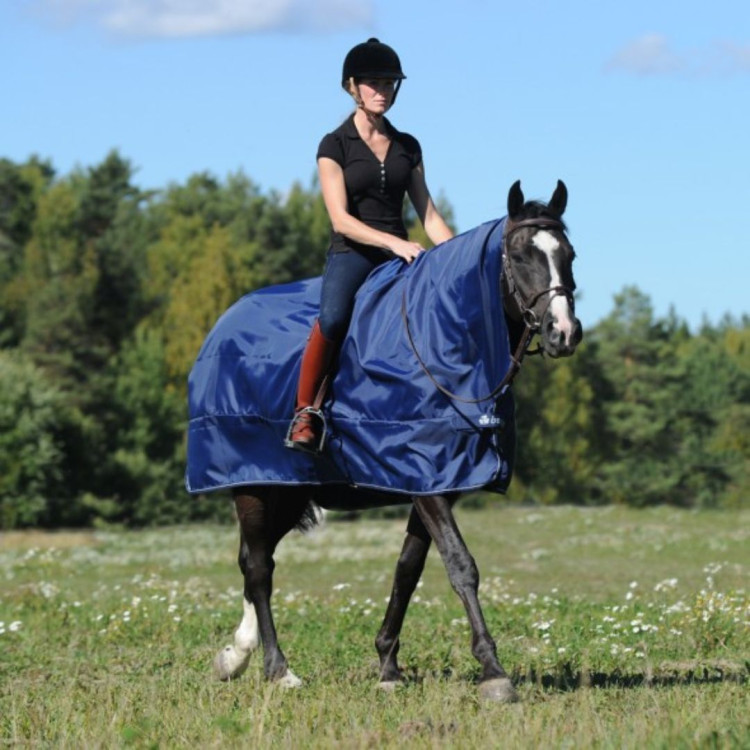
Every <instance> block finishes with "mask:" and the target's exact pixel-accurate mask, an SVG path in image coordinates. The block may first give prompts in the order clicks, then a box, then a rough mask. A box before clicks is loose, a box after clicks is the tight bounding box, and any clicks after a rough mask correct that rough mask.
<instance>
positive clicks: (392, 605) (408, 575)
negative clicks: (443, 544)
mask: <svg viewBox="0 0 750 750" xmlns="http://www.w3.org/2000/svg"><path fill="white" fill-rule="evenodd" d="M430 541H431V539H430V535H429V533H428V532H427V529H425V527H424V524H423V523H422V521H421V519H420V518H419V515H418V514H417V512H416V511H415V510H414V509H413V508H412V511H411V515H410V516H409V524H408V526H407V528H406V539H405V540H404V546H403V547H402V549H401V555H400V556H399V558H398V563H397V564H396V573H395V575H394V577H393V588H392V590H391V597H390V599H389V600H388V607H387V609H386V612H385V618H384V619H383V624H382V626H381V627H380V632H379V633H378V635H377V638H376V639H375V648H376V649H377V651H378V656H379V657H380V686H381V687H383V688H386V689H390V688H392V687H393V686H394V685H395V684H396V683H397V682H399V681H400V680H401V678H402V674H401V670H400V669H399V666H398V661H397V656H398V650H399V645H400V641H399V634H400V633H401V626H402V625H403V623H404V617H405V615H406V609H407V607H408V606H409V601H410V599H411V596H412V594H413V593H414V589H415V588H416V587H417V583H419V578H420V576H421V575H422V571H423V570H424V563H425V560H426V559H427V552H428V551H429V549H430Z"/></svg>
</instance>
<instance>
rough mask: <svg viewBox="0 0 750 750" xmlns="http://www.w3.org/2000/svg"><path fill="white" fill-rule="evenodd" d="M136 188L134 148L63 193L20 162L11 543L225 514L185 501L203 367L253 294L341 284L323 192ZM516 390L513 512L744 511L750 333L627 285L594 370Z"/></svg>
mask: <svg viewBox="0 0 750 750" xmlns="http://www.w3.org/2000/svg"><path fill="white" fill-rule="evenodd" d="M133 177H134V170H133V167H132V165H131V163H130V162H129V161H128V160H127V159H125V158H123V157H122V156H121V155H120V154H119V153H118V152H116V151H113V152H111V153H110V154H109V155H108V156H107V157H106V158H105V159H104V160H103V161H102V162H101V163H100V164H97V165H95V166H93V167H88V168H78V169H75V170H73V171H72V172H71V173H70V174H67V175H62V176H59V175H57V174H56V173H55V169H54V167H53V165H52V164H51V163H50V162H49V161H46V160H42V159H39V158H38V157H32V158H30V159H28V160H27V161H26V162H23V163H15V162H12V161H10V160H8V159H0V527H2V528H6V529H7V528H17V527H25V526H45V527H59V526H87V525H92V524H97V523H122V524H127V525H144V524H157V523H168V522H175V521H185V520H193V519H203V518H210V517H221V516H225V515H226V505H225V504H224V503H222V502H218V501H217V498H216V497H214V496H208V497H189V496H188V495H187V494H186V492H185V490H184V487H183V474H184V464H185V428H186V419H187V415H186V382H187V374H188V371H189V369H190V367H191V365H192V362H193V360H194V358H195V356H196V354H197V352H198V349H199V347H200V345H201V342H202V341H203V338H204V336H205V334H206V333H207V332H208V330H209V329H210V328H211V326H212V325H213V323H214V322H215V320H216V319H217V318H218V316H219V315H220V314H221V313H222V312H223V311H224V310H225V309H226V308H227V307H228V306H229V305H230V304H231V303H232V302H234V301H235V300H236V299H238V298H239V297H240V296H241V295H243V294H245V293H246V292H248V291H250V290H253V289H257V288H260V287H263V286H268V285H271V284H278V283H284V282H288V281H290V280H293V279H299V278H305V277H309V276H316V275H318V274H319V273H320V272H321V269H322V267H323V263H324V259H325V253H326V250H327V247H328V239H329V223H328V217H327V214H326V211H325V206H324V204H323V201H322V198H321V196H320V193H319V190H318V189H317V186H316V185H315V184H313V185H311V186H310V187H309V188H304V187H303V186H301V185H299V184H295V185H294V186H292V188H291V189H290V190H289V191H288V193H286V194H285V195H282V194H280V193H278V192H276V191H270V192H263V191H261V190H260V188H259V187H258V186H257V185H256V184H254V183H253V181H252V180H251V179H250V178H248V177H247V176H246V175H244V174H243V173H241V172H238V173H235V174H230V175H229V176H227V177H226V178H225V179H223V180H220V179H217V178H216V177H214V176H212V175H210V174H208V173H199V174H195V175H193V176H191V177H190V178H189V179H188V180H187V181H186V182H185V183H184V184H170V185H169V186H167V187H166V188H164V189H162V190H143V189H141V188H139V187H137V186H136V185H135V184H134V182H133ZM441 210H442V211H443V213H444V215H447V216H448V218H449V220H450V217H451V214H452V212H451V210H450V206H449V205H448V204H447V202H446V201H444V200H443V201H442V205H441ZM408 219H409V225H410V228H411V231H412V234H413V236H414V237H415V238H418V239H420V240H421V241H426V238H425V237H424V235H423V234H421V228H420V227H419V226H418V222H416V220H415V217H414V216H413V214H408ZM582 262H585V258H584V259H583V260H582ZM514 389H515V391H516V398H517V403H518V433H519V450H518V459H517V466H516V475H515V479H514V482H513V485H512V487H511V493H510V499H511V500H515V501H533V502H541V503H560V502H573V503H582V504H605V503H627V504H631V505H652V504H655V503H673V504H676V505H680V506H690V507H692V506H701V507H707V506H708V507H719V506H727V505H732V506H737V505H740V504H743V502H744V500H745V497H746V495H747V490H748V484H749V482H748V479H749V478H748V465H749V463H750V462H748V458H749V456H750V439H749V437H748V436H750V325H749V319H748V317H747V316H743V317H742V319H739V320H735V319H731V318H726V319H725V320H723V321H721V322H720V323H719V324H716V325H710V324H708V323H706V324H705V325H704V326H703V327H702V328H701V330H700V331H699V332H697V333H692V332H691V331H690V330H689V328H688V326H687V325H686V323H685V322H684V321H682V320H680V319H679V318H678V317H677V315H676V314H675V313H671V314H670V315H668V316H667V317H665V318H656V317H655V316H654V312H653V308H652V306H651V303H650V300H649V299H648V297H647V296H646V295H644V294H643V293H642V292H640V291H639V290H638V289H637V288H625V289H623V290H622V292H621V293H620V294H618V295H617V296H616V298H615V300H614V307H613V310H612V312H611V313H610V314H609V315H608V316H607V317H606V318H605V319H604V320H602V321H601V322H600V323H598V324H597V325H596V326H595V327H594V328H593V329H592V330H588V331H586V335H585V340H584V344H582V345H581V347H579V351H578V353H577V354H576V355H575V357H573V358H571V359H569V360H564V361H558V362H549V361H546V360H542V361H539V362H535V361H532V360H530V359H529V360H527V361H526V363H525V364H524V369H523V373H522V375H521V377H519V378H518V380H517V381H516V385H515V386H514ZM474 501H475V502H483V501H484V500H483V499H482V496H481V495H480V496H476V497H475V498H474Z"/></svg>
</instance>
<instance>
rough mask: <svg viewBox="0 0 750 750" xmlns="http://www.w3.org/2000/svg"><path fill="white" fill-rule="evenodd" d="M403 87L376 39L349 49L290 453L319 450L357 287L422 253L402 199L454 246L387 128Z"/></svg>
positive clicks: (412, 148)
mask: <svg viewBox="0 0 750 750" xmlns="http://www.w3.org/2000/svg"><path fill="white" fill-rule="evenodd" d="M404 78H406V76H405V75H404V74H403V72H402V71H401V62H400V60H399V58H398V55H397V54H396V52H395V51H394V50H393V49H392V48H391V47H389V46H388V45H387V44H383V43H381V42H379V41H378V40H377V39H374V38H373V39H369V40H368V41H367V42H364V43H362V44H358V45H357V46H356V47H353V48H352V49H351V50H350V51H349V53H348V54H347V56H346V58H345V60H344V68H343V75H342V86H343V88H344V89H345V90H346V91H347V92H348V93H349V94H351V96H352V97H353V99H354V101H355V102H356V105H357V107H356V110H355V112H354V114H352V115H351V116H350V117H349V118H348V119H347V120H346V121H345V122H344V123H343V124H342V125H341V126H340V127H338V128H337V129H336V130H334V131H333V132H332V133H329V134H328V135H326V136H325V137H324V138H323V140H322V141H321V142H320V146H319V147H318V154H317V161H318V174H319V177H320V187H321V191H322V193H323V200H324V202H325V205H326V209H327V211H328V216H329V218H330V220H331V227H332V230H331V248H330V250H329V252H328V259H327V262H326V268H325V271H324V273H323V284H322V289H321V300H320V314H319V317H318V319H317V320H316V321H315V323H314V324H313V328H312V332H311V333H310V337H309V339H308V341H307V346H306V348H305V351H304V353H303V355H302V364H301V369H300V379H299V386H298V390H297V400H296V406H295V414H294V419H293V420H292V424H291V426H290V428H289V433H288V436H287V440H286V444H287V445H288V446H289V447H291V448H296V449H299V450H304V451H308V452H314V453H315V452H318V451H319V450H320V449H321V445H320V441H321V438H320V428H321V425H322V414H321V413H320V411H319V410H318V407H319V404H320V401H321V400H322V398H321V396H319V392H320V391H321V387H322V386H323V383H324V380H326V375H327V374H328V372H329V370H330V368H331V366H332V363H333V360H334V358H335V356H336V353H337V351H338V348H339V346H340V344H341V341H342V340H343V338H344V335H345V334H346V330H347V328H348V326H349V319H350V317H351V313H352V308H353V307H354V296H355V294H356V292H357V290H358V289H359V287H360V286H361V285H362V283H363V282H364V280H365V279H366V278H367V276H368V275H369V273H370V272H371V271H372V270H373V268H375V267H376V266H378V265H380V264H381V263H384V262H385V261H386V260H389V259H391V258H394V257H397V258H401V259H402V260H404V261H405V262H406V263H411V262H412V261H413V260H414V258H416V257H417V255H419V253H421V252H422V251H423V250H424V248H423V247H422V246H421V245H420V244H419V243H417V242H410V241H409V239H408V235H407V232H406V227H405V225H404V219H403V200H404V195H405V194H407V193H408V195H409V198H410V200H411V202H412V205H413V206H414V209H415V211H416V213H417V216H418V217H419V219H420V221H421V222H422V225H423V226H424V229H425V232H426V233H427V236H428V237H429V238H430V240H431V241H432V242H433V243H434V244H438V243H440V242H444V241H445V240H448V239H450V238H451V237H452V236H453V233H452V232H451V230H450V229H449V228H448V225H447V224H446V223H445V221H444V220H443V217H442V216H441V215H440V213H439V212H438V210H437V208H436V207H435V204H434V203H433V201H432V198H431V197H430V192H429V190H428V189H427V184H426V182H425V174H424V165H423V162H422V152H421V149H420V146H419V142H418V141H417V140H416V138H414V137H412V136H411V135H408V134H406V133H401V132H399V131H398V130H396V129H395V128H394V127H393V125H391V123H390V122H389V121H388V120H387V119H386V118H385V113H386V112H387V111H388V110H389V109H390V108H391V106H392V105H393V103H394V101H395V100H396V95H397V94H398V90H399V87H400V85H401V81H402V80H403V79H404ZM321 395H322V394H321ZM316 397H318V399H317V402H316Z"/></svg>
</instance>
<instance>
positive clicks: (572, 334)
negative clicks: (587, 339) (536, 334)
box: [540, 312, 583, 359]
mask: <svg viewBox="0 0 750 750" xmlns="http://www.w3.org/2000/svg"><path fill="white" fill-rule="evenodd" d="M540 334H541V340H542V349H543V350H544V353H545V354H546V355H548V356H549V357H552V358H553V359H557V358H558V357H570V356H571V355H572V354H573V353H574V352H575V350H576V347H577V346H578V344H580V343H581V339H582V338H583V327H582V326H581V321H580V320H578V318H576V317H575V316H573V315H571V316H566V317H565V318H564V319H563V320H560V319H558V317H557V316H555V315H554V314H552V313H551V312H548V313H547V315H545V316H544V321H543V322H542V328H541V331H540Z"/></svg>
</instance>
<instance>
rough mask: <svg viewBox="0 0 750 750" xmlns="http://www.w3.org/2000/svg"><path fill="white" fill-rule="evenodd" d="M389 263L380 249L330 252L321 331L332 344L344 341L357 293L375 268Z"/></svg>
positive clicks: (321, 298)
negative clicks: (386, 262)
mask: <svg viewBox="0 0 750 750" xmlns="http://www.w3.org/2000/svg"><path fill="white" fill-rule="evenodd" d="M387 260H389V256H388V255H387V254H386V253H385V252H384V251H381V250H378V249H377V248H372V250H371V251H370V250H369V249H368V250H366V251H358V250H349V251H348V252H343V253H334V252H331V251H329V252H328V260H327V261H326V267H325V270H324V271H323V286H322V289H321V292H320V315H319V317H318V323H319V325H320V332H321V333H322V334H323V335H324V336H325V337H326V338H327V339H329V340H330V341H336V342H341V341H342V340H343V338H344V336H345V335H346V330H347V328H348V327H349V320H350V319H351V316H352V310H353V309H354V297H355V295H356V294H357V290H358V289H359V288H360V287H361V286H362V284H363V282H364V280H365V279H366V278H367V277H368V275H369V274H370V271H372V270H373V268H377V266H379V265H380V264H381V263H384V262H385V261H387Z"/></svg>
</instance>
